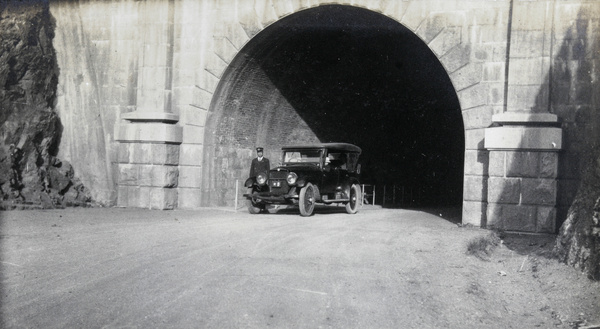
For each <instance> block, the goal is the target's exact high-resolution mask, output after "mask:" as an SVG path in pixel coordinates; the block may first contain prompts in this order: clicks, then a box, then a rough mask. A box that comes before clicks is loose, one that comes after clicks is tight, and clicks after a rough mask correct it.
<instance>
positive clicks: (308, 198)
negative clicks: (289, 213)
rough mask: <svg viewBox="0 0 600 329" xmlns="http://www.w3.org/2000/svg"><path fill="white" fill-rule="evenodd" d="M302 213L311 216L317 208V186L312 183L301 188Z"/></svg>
mask: <svg viewBox="0 0 600 329" xmlns="http://www.w3.org/2000/svg"><path fill="white" fill-rule="evenodd" d="M299 206H300V215H301V216H310V215H312V214H313V211H314V210H315V188H314V186H313V185H312V184H311V183H308V184H306V186H304V187H303V188H302V189H301V190H300V200H299Z"/></svg>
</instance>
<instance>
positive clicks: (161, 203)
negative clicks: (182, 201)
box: [150, 187, 177, 210]
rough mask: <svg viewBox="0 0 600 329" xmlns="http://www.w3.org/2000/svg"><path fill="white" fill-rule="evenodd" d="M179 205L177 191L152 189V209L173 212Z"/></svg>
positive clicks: (173, 189)
mask: <svg viewBox="0 0 600 329" xmlns="http://www.w3.org/2000/svg"><path fill="white" fill-rule="evenodd" d="M176 204H177V189H175V188H158V187H153V188H152V189H150V209H160V210H171V209H174V208H175V205H176Z"/></svg>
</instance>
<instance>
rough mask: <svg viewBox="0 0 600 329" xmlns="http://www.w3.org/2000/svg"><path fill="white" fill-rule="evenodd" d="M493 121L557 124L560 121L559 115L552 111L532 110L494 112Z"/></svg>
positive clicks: (500, 122) (513, 123)
mask: <svg viewBox="0 0 600 329" xmlns="http://www.w3.org/2000/svg"><path fill="white" fill-rule="evenodd" d="M492 122H494V123H499V124H506V125H511V124H512V125H518V124H524V125H527V124H540V123H548V124H555V123H557V122H558V116H556V114H552V113H530V112H510V111H509V112H503V113H499V114H494V115H493V116H492Z"/></svg>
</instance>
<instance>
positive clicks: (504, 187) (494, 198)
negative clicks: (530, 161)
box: [488, 177, 521, 204]
mask: <svg viewBox="0 0 600 329" xmlns="http://www.w3.org/2000/svg"><path fill="white" fill-rule="evenodd" d="M520 197H521V180H520V179H519V178H503V177H489V179H488V202H492V203H511V204H518V203H519V201H520Z"/></svg>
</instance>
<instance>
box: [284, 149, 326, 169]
mask: <svg viewBox="0 0 600 329" xmlns="http://www.w3.org/2000/svg"><path fill="white" fill-rule="evenodd" d="M283 163H284V164H291V163H312V164H316V165H319V164H320V163H321V150H288V151H284V152H283Z"/></svg>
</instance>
